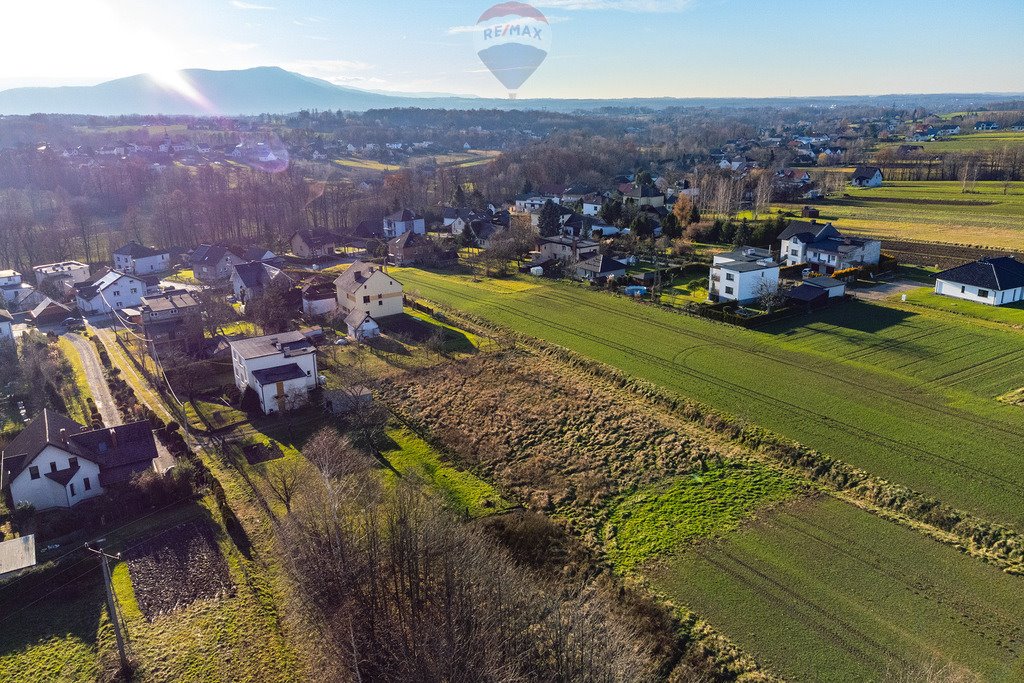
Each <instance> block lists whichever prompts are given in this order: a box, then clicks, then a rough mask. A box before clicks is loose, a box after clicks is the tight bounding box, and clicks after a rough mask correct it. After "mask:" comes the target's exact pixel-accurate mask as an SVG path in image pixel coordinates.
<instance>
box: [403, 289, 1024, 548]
mask: <svg viewBox="0 0 1024 683" xmlns="http://www.w3.org/2000/svg"><path fill="white" fill-rule="evenodd" d="M395 275H396V277H398V278H399V279H401V280H402V282H404V283H406V286H407V287H415V288H416V289H417V290H418V291H419V292H421V293H422V295H423V296H425V297H427V298H428V299H432V300H435V301H439V302H441V303H443V304H447V305H450V306H452V307H455V308H459V309H463V310H465V311H467V312H469V313H472V314H475V315H478V316H481V317H483V318H486V319H489V320H491V321H493V322H494V323H497V324H499V325H502V326H505V327H508V328H511V329H514V330H516V331H518V332H521V333H524V334H527V335H531V336H533V337H538V338H541V339H544V340H547V341H549V342H552V343H554V344H558V345H561V346H564V347H567V348H569V349H571V350H574V351H576V352H578V353H580V354H582V355H584V356H588V357H590V358H593V359H595V360H598V361H601V362H605V363H608V364H609V365H612V366H615V367H618V368H620V369H622V370H623V371H625V372H627V373H629V374H631V375H634V376H636V377H638V378H640V379H644V380H648V381H650V382H653V383H655V384H657V385H660V386H662V387H664V388H665V389H667V390H669V391H671V392H673V393H676V394H679V395H681V396H684V397H688V398H691V399H695V400H698V401H700V402H703V403H705V404H708V405H710V406H713V407H715V408H717V409H718V410H721V411H723V412H726V413H730V414H733V415H737V416H739V417H741V418H743V419H745V420H749V421H750V422H753V423H756V424H759V425H761V426H764V427H766V428H768V429H770V430H772V431H774V432H776V433H779V434H782V435H784V436H787V437H789V438H792V439H794V440H796V441H799V442H801V443H803V444H805V445H807V446H810V447H812V448H816V449H818V450H820V451H822V452H824V453H826V454H828V455H831V456H834V457H837V458H840V459H842V460H845V461H847V462H849V463H851V464H853V465H855V466H857V467H862V468H864V469H866V470H868V471H869V472H872V473H873V474H875V475H878V476H881V477H884V478H886V479H890V480H892V481H895V482H899V483H902V484H905V485H908V486H910V487H912V488H914V489H917V490H919V491H922V492H924V493H927V494H929V495H933V496H935V497H937V498H939V499H940V500H944V501H945V502H947V503H950V504H952V505H955V506H958V507H961V508H965V509H967V510H970V511H972V512H974V513H977V514H980V515H982V516H984V517H988V518H991V519H994V520H996V521H1000V522H1004V523H1008V524H1011V525H1013V526H1015V527H1016V528H1018V529H1024V450H1022V449H1021V447H1020V444H1021V443H1022V440H1024V414H1022V411H1020V409H1019V408H1016V407H1013V406H1007V405H1003V404H1001V403H999V402H998V401H996V397H998V396H1001V395H1003V394H1005V393H1006V392H1008V391H1011V390H1015V389H1018V388H1020V387H1022V386H1024V362H1022V360H1024V344H1021V337H1020V334H1019V333H1017V332H1015V331H1012V330H1003V329H998V328H993V327H981V326H979V325H977V324H975V323H973V321H971V320H970V319H968V318H964V319H963V320H962V321H961V320H958V319H956V318H954V317H953V316H949V315H946V314H940V313H938V312H931V311H922V312H921V313H914V312H910V311H904V310H898V309H894V308H891V307H886V306H882V305H874V304H868V303H863V302H856V301H854V302H849V303H846V304H843V305H842V306H838V307H835V308H832V309H829V310H827V311H823V312H819V313H816V314H814V315H812V316H808V317H802V318H799V319H795V320H794V319H789V320H786V321H782V322H779V323H776V324H774V325H773V326H772V327H770V328H768V329H767V330H764V331H748V330H744V329H740V328H736V327H730V326H727V325H724V324H720V323H714V322H711V321H708V320H704V319H700V318H691V317H688V316H685V315H681V314H678V313H673V312H670V311H666V310H662V309H659V308H655V307H652V306H644V305H641V304H638V303H636V302H633V301H630V300H628V299H625V298H622V297H613V296H610V295H608V294H607V293H604V292H598V291H592V290H588V289H585V288H581V287H577V286H572V285H566V284H561V283H545V281H541V280H536V279H535V280H532V281H530V282H531V286H529V287H517V286H516V284H517V283H520V284H525V283H524V282H523V281H522V280H520V279H518V278H517V279H514V280H510V281H507V282H498V281H493V280H492V281H484V282H482V283H479V284H477V283H474V282H472V280H471V278H469V277H463V276H453V275H443V274H437V273H431V272H427V271H421V270H413V269H403V270H402V271H401V273H400V274H399V273H398V272H396V273H395Z"/></svg>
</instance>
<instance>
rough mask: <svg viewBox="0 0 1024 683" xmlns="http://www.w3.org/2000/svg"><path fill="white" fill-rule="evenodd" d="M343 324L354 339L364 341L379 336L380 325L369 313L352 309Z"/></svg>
mask: <svg viewBox="0 0 1024 683" xmlns="http://www.w3.org/2000/svg"><path fill="white" fill-rule="evenodd" d="M345 326H346V327H347V328H348V336H349V337H351V338H352V339H355V340H356V341H366V340H367V339H375V338H377V337H379V336H380V325H378V324H377V321H376V320H374V319H373V316H372V315H370V314H369V313H363V312H362V311H352V312H351V313H349V314H348V317H346V318H345Z"/></svg>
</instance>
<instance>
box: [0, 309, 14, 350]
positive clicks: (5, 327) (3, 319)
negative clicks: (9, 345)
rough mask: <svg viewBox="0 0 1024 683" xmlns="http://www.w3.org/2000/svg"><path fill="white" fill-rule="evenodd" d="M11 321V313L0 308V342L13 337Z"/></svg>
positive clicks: (12, 320)
mask: <svg viewBox="0 0 1024 683" xmlns="http://www.w3.org/2000/svg"><path fill="white" fill-rule="evenodd" d="M13 322H14V319H13V318H12V317H11V314H10V313H8V312H7V311H5V310H4V309H2V308H0V342H4V341H10V340H12V339H14V330H13V329H12V324H13Z"/></svg>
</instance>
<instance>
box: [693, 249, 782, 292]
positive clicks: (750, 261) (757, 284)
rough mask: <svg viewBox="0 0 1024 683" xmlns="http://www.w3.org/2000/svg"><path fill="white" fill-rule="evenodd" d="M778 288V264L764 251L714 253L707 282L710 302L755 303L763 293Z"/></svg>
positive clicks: (768, 252) (737, 250)
mask: <svg viewBox="0 0 1024 683" xmlns="http://www.w3.org/2000/svg"><path fill="white" fill-rule="evenodd" d="M778 288H779V264H778V263H777V262H776V261H775V260H774V259H773V258H772V253H771V252H770V251H769V250H767V249H757V248H754V247H740V248H738V249H736V250H735V251H729V252H725V253H722V254H715V256H714V259H713V260H712V263H711V275H710V277H709V279H708V298H709V299H710V300H712V301H735V302H737V303H741V304H742V303H748V302H751V301H756V300H757V299H758V298H759V297H761V296H762V295H764V294H765V293H766V292H774V291H776V290H778Z"/></svg>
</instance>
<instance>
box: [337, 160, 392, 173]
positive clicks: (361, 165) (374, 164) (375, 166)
mask: <svg viewBox="0 0 1024 683" xmlns="http://www.w3.org/2000/svg"><path fill="white" fill-rule="evenodd" d="M334 163H336V164H338V165H339V166H344V167H345V168H351V169H355V170H357V171H376V172H378V173H392V172H394V171H400V170H402V167H401V166H396V165H394V164H383V163H381V162H379V161H373V160H371V159H349V158H346V159H335V160H334Z"/></svg>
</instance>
